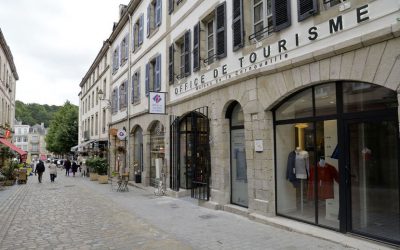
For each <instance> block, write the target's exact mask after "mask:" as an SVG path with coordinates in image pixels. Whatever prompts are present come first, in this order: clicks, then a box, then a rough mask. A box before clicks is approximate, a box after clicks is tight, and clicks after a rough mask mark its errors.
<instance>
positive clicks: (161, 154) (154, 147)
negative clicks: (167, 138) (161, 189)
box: [149, 121, 165, 187]
mask: <svg viewBox="0 0 400 250" xmlns="http://www.w3.org/2000/svg"><path fill="white" fill-rule="evenodd" d="M164 134H165V130H164V126H163V125H162V124H161V122H159V121H156V122H154V124H153V126H152V127H151V129H150V150H149V151H150V185H151V186H153V187H158V181H159V179H160V178H161V173H165V170H164V169H163V166H164V158H165V145H164ZM157 170H158V174H157Z"/></svg>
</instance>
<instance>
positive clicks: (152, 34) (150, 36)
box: [147, 24, 162, 39]
mask: <svg viewBox="0 0 400 250" xmlns="http://www.w3.org/2000/svg"><path fill="white" fill-rule="evenodd" d="M161 25H162V24H160V26H161ZM160 26H157V27H156V28H154V29H153V30H151V31H150V35H149V36H148V37H147V39H151V38H152V37H153V36H154V35H155V34H156V33H157V32H158V30H159V29H160Z"/></svg>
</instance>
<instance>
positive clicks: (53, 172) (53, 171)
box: [49, 161, 57, 182]
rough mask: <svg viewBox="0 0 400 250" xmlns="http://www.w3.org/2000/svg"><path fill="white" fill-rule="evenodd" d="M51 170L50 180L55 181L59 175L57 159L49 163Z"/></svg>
mask: <svg viewBox="0 0 400 250" xmlns="http://www.w3.org/2000/svg"><path fill="white" fill-rule="evenodd" d="M49 172H50V181H51V182H54V179H55V178H56V177H57V165H56V161H52V162H51V163H50V165H49Z"/></svg>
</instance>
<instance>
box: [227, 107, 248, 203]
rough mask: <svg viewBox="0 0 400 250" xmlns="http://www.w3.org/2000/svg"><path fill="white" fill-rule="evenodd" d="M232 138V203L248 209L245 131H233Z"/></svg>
mask: <svg viewBox="0 0 400 250" xmlns="http://www.w3.org/2000/svg"><path fill="white" fill-rule="evenodd" d="M237 106H239V105H237ZM231 136H232V138H231V162H232V168H231V171H232V172H231V178H232V203H234V204H238V205H241V206H244V207H247V206H248V205H249V198H248V192H247V185H248V184H247V165H246V147H245V139H244V129H235V130H232V131H231Z"/></svg>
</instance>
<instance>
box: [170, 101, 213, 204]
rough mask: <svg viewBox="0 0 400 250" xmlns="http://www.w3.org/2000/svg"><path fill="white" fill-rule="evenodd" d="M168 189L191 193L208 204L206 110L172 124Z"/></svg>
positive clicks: (177, 119) (191, 113) (207, 126)
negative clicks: (184, 190) (186, 190)
mask: <svg viewBox="0 0 400 250" xmlns="http://www.w3.org/2000/svg"><path fill="white" fill-rule="evenodd" d="M170 131H171V150H170V154H171V155H170V159H171V165H170V167H171V169H170V173H171V175H170V187H171V189H172V190H175V191H178V190H179V188H184V189H190V190H191V196H192V197H193V198H196V199H201V200H208V199H209V197H210V187H209V178H210V172H211V161H210V144H209V131H210V127H209V119H208V107H202V108H199V109H196V110H194V111H192V112H189V113H187V114H186V115H184V116H183V117H174V118H173V120H171V130H170Z"/></svg>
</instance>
